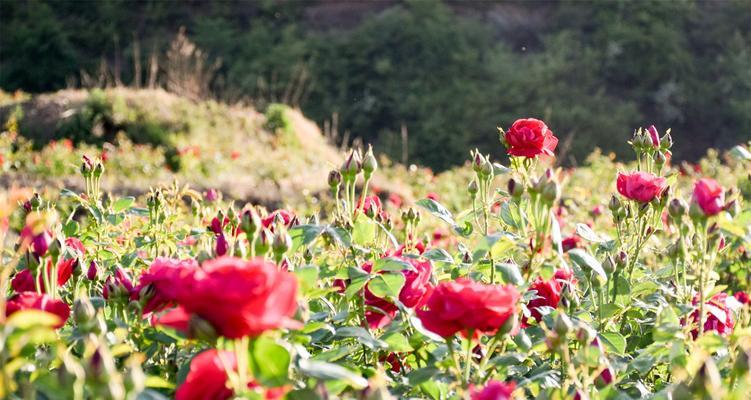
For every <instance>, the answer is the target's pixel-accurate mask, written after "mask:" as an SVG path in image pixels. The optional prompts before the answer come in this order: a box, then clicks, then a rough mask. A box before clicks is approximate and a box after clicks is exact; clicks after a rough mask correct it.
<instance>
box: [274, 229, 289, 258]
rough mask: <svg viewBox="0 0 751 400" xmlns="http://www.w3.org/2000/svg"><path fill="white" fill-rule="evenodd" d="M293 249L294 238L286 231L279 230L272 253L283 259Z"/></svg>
mask: <svg viewBox="0 0 751 400" xmlns="http://www.w3.org/2000/svg"><path fill="white" fill-rule="evenodd" d="M290 248H292V237H291V236H290V235H289V233H287V230H286V229H279V230H278V232H277V233H276V234H275V235H274V241H273V242H272V243H271V251H272V252H273V253H274V255H275V256H277V257H281V256H282V255H283V254H284V253H286V252H287V251H289V249H290Z"/></svg>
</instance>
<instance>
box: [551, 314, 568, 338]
mask: <svg viewBox="0 0 751 400" xmlns="http://www.w3.org/2000/svg"><path fill="white" fill-rule="evenodd" d="M571 327H572V324H571V319H569V317H568V316H567V315H566V314H564V313H562V312H561V313H558V316H557V317H556V318H555V322H553V330H554V331H555V332H556V333H557V334H558V335H560V336H562V337H563V336H566V334H567V333H568V332H569V331H571Z"/></svg>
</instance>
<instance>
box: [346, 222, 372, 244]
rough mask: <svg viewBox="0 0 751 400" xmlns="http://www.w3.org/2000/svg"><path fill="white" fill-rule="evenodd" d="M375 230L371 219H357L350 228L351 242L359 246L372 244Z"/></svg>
mask: <svg viewBox="0 0 751 400" xmlns="http://www.w3.org/2000/svg"><path fill="white" fill-rule="evenodd" d="M376 229H377V226H376V223H375V222H374V221H373V220H372V219H370V218H358V219H357V222H355V226H354V228H352V241H353V242H355V243H357V244H360V245H366V244H368V243H372V242H373V241H374V240H375V236H376Z"/></svg>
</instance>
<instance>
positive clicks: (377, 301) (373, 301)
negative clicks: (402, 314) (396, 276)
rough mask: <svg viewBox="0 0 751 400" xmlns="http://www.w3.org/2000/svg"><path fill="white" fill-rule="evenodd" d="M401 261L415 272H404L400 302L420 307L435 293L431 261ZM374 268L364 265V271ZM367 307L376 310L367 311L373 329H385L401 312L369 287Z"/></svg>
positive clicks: (366, 300)
mask: <svg viewBox="0 0 751 400" xmlns="http://www.w3.org/2000/svg"><path fill="white" fill-rule="evenodd" d="M401 260H402V261H405V262H408V263H410V264H411V265H412V267H414V269H415V270H414V271H412V270H403V271H402V274H404V278H405V282H404V286H403V287H402V289H401V291H400V292H399V301H400V302H401V303H402V304H404V306H405V307H408V308H415V307H419V306H420V305H422V304H423V303H424V302H425V300H427V298H428V296H429V295H430V293H431V292H432V291H433V285H432V284H431V283H430V276H431V274H432V272H433V267H432V265H431V264H430V261H429V260H418V259H415V258H401ZM372 268H373V264H372V263H366V264H365V265H363V269H364V270H366V271H368V272H370V271H371V269H372ZM365 305H367V306H369V307H371V308H372V307H375V308H376V309H368V310H366V311H365V319H366V320H367V321H368V324H369V325H370V327H371V328H373V329H376V328H383V327H384V326H386V325H388V324H389V323H391V321H392V320H393V319H394V316H396V312H397V311H398V310H399V308H398V307H397V306H396V304H393V303H391V302H390V301H388V300H386V299H382V298H380V297H377V296H375V295H374V294H373V293H372V292H371V291H370V290H369V289H368V288H367V286H366V287H365Z"/></svg>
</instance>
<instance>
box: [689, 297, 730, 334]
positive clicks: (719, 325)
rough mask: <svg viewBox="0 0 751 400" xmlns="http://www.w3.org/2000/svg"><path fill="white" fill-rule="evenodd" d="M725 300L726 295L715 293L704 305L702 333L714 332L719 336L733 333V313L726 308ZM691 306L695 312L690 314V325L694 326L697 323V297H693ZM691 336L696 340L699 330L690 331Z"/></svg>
mask: <svg viewBox="0 0 751 400" xmlns="http://www.w3.org/2000/svg"><path fill="white" fill-rule="evenodd" d="M727 298H728V295H727V293H717V294H715V295H714V296H712V298H711V299H709V300H707V301H706V302H705V303H704V313H705V316H704V332H709V331H715V332H717V333H718V334H719V335H721V336H727V335H729V334H731V333H733V328H734V327H735V320H734V319H733V311H732V310H731V309H730V308H729V307H728V304H727ZM693 304H694V307H696V310H694V312H693V313H692V314H691V317H690V323H691V324H692V325H694V326H695V325H697V324H698V323H699V306H698V304H699V296H698V295H697V296H694V300H693ZM691 336H693V337H694V339H696V337H697V336H699V328H696V329H694V330H692V331H691Z"/></svg>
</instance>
